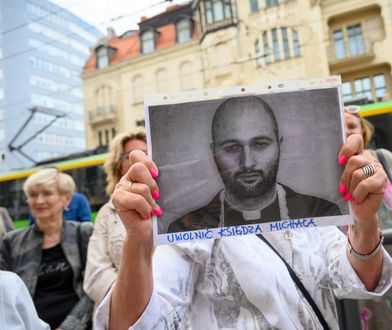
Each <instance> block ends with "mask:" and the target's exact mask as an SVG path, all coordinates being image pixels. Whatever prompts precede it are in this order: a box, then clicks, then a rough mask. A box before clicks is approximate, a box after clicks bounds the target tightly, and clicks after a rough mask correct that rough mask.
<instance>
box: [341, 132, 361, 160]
mask: <svg viewBox="0 0 392 330" xmlns="http://www.w3.org/2000/svg"><path fill="white" fill-rule="evenodd" d="M362 151H363V139H362V136H361V135H359V134H352V135H350V136H349V137H348V138H347V140H346V142H345V143H344V144H343V146H342V148H341V149H340V151H339V155H338V162H339V164H340V165H344V164H346V162H347V160H348V159H350V157H352V156H354V155H358V154H361V153H362Z"/></svg>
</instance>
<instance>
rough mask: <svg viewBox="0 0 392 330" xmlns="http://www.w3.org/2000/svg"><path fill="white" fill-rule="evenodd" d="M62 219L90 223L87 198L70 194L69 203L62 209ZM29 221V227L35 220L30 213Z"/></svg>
mask: <svg viewBox="0 0 392 330" xmlns="http://www.w3.org/2000/svg"><path fill="white" fill-rule="evenodd" d="M63 219H64V220H73V221H80V222H84V221H90V222H91V221H92V215H91V207H90V203H89V201H88V199H87V197H86V196H85V195H83V194H82V193H78V192H74V193H73V194H72V198H71V202H70V203H69V205H68V206H67V207H66V208H64V211H63ZM29 221H30V225H31V224H33V223H34V221H35V218H34V216H33V215H32V214H31V213H30V214H29Z"/></svg>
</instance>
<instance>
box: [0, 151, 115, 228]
mask: <svg viewBox="0 0 392 330" xmlns="http://www.w3.org/2000/svg"><path fill="white" fill-rule="evenodd" d="M87 153H90V155H88V156H82V157H81V155H83V153H81V154H78V157H77V158H75V157H76V156H75V155H70V156H68V157H65V158H61V159H57V160H53V161H52V162H43V163H40V164H39V165H38V164H37V166H34V167H31V168H26V169H22V170H14V171H10V172H6V173H1V174H0V206H3V207H6V208H7V210H8V212H9V214H10V215H11V217H12V218H13V219H14V220H15V221H17V223H16V224H17V225H18V221H19V220H25V219H27V217H28V214H29V208H28V205H27V202H26V197H25V195H24V193H23V183H24V181H25V180H26V178H27V177H28V176H29V175H31V174H33V173H35V172H37V171H38V170H40V169H42V168H44V167H56V168H58V169H59V170H61V171H63V172H65V173H68V174H70V175H71V176H72V177H73V179H74V180H75V183H76V190H77V191H78V192H81V193H83V194H85V195H86V196H87V198H88V200H89V202H90V205H91V208H92V210H93V212H94V211H98V209H99V208H100V207H101V206H102V205H103V204H104V203H105V202H106V201H107V200H108V197H107V195H106V193H105V185H106V181H105V180H106V176H105V173H104V171H103V168H102V164H103V163H104V162H105V160H106V159H107V157H108V154H107V153H101V154H94V155H91V152H87ZM22 223H23V224H24V222H22Z"/></svg>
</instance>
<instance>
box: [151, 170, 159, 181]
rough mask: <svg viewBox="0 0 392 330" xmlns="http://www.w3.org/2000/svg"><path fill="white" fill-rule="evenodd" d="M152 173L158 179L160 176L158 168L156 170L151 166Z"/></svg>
mask: <svg viewBox="0 0 392 330" xmlns="http://www.w3.org/2000/svg"><path fill="white" fill-rule="evenodd" d="M150 174H151V176H152V177H153V178H154V179H156V178H157V177H158V170H156V169H155V168H151V169H150Z"/></svg>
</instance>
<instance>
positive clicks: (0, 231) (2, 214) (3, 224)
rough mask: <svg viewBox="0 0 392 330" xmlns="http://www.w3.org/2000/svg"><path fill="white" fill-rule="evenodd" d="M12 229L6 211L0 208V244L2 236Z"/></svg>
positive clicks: (12, 226)
mask: <svg viewBox="0 0 392 330" xmlns="http://www.w3.org/2000/svg"><path fill="white" fill-rule="evenodd" d="M14 229H15V227H14V224H13V223H12V219H11V217H10V215H9V213H8V211H7V209H6V208H5V207H0V243H1V241H2V240H3V237H4V235H5V234H6V233H8V232H9V231H11V230H14Z"/></svg>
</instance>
